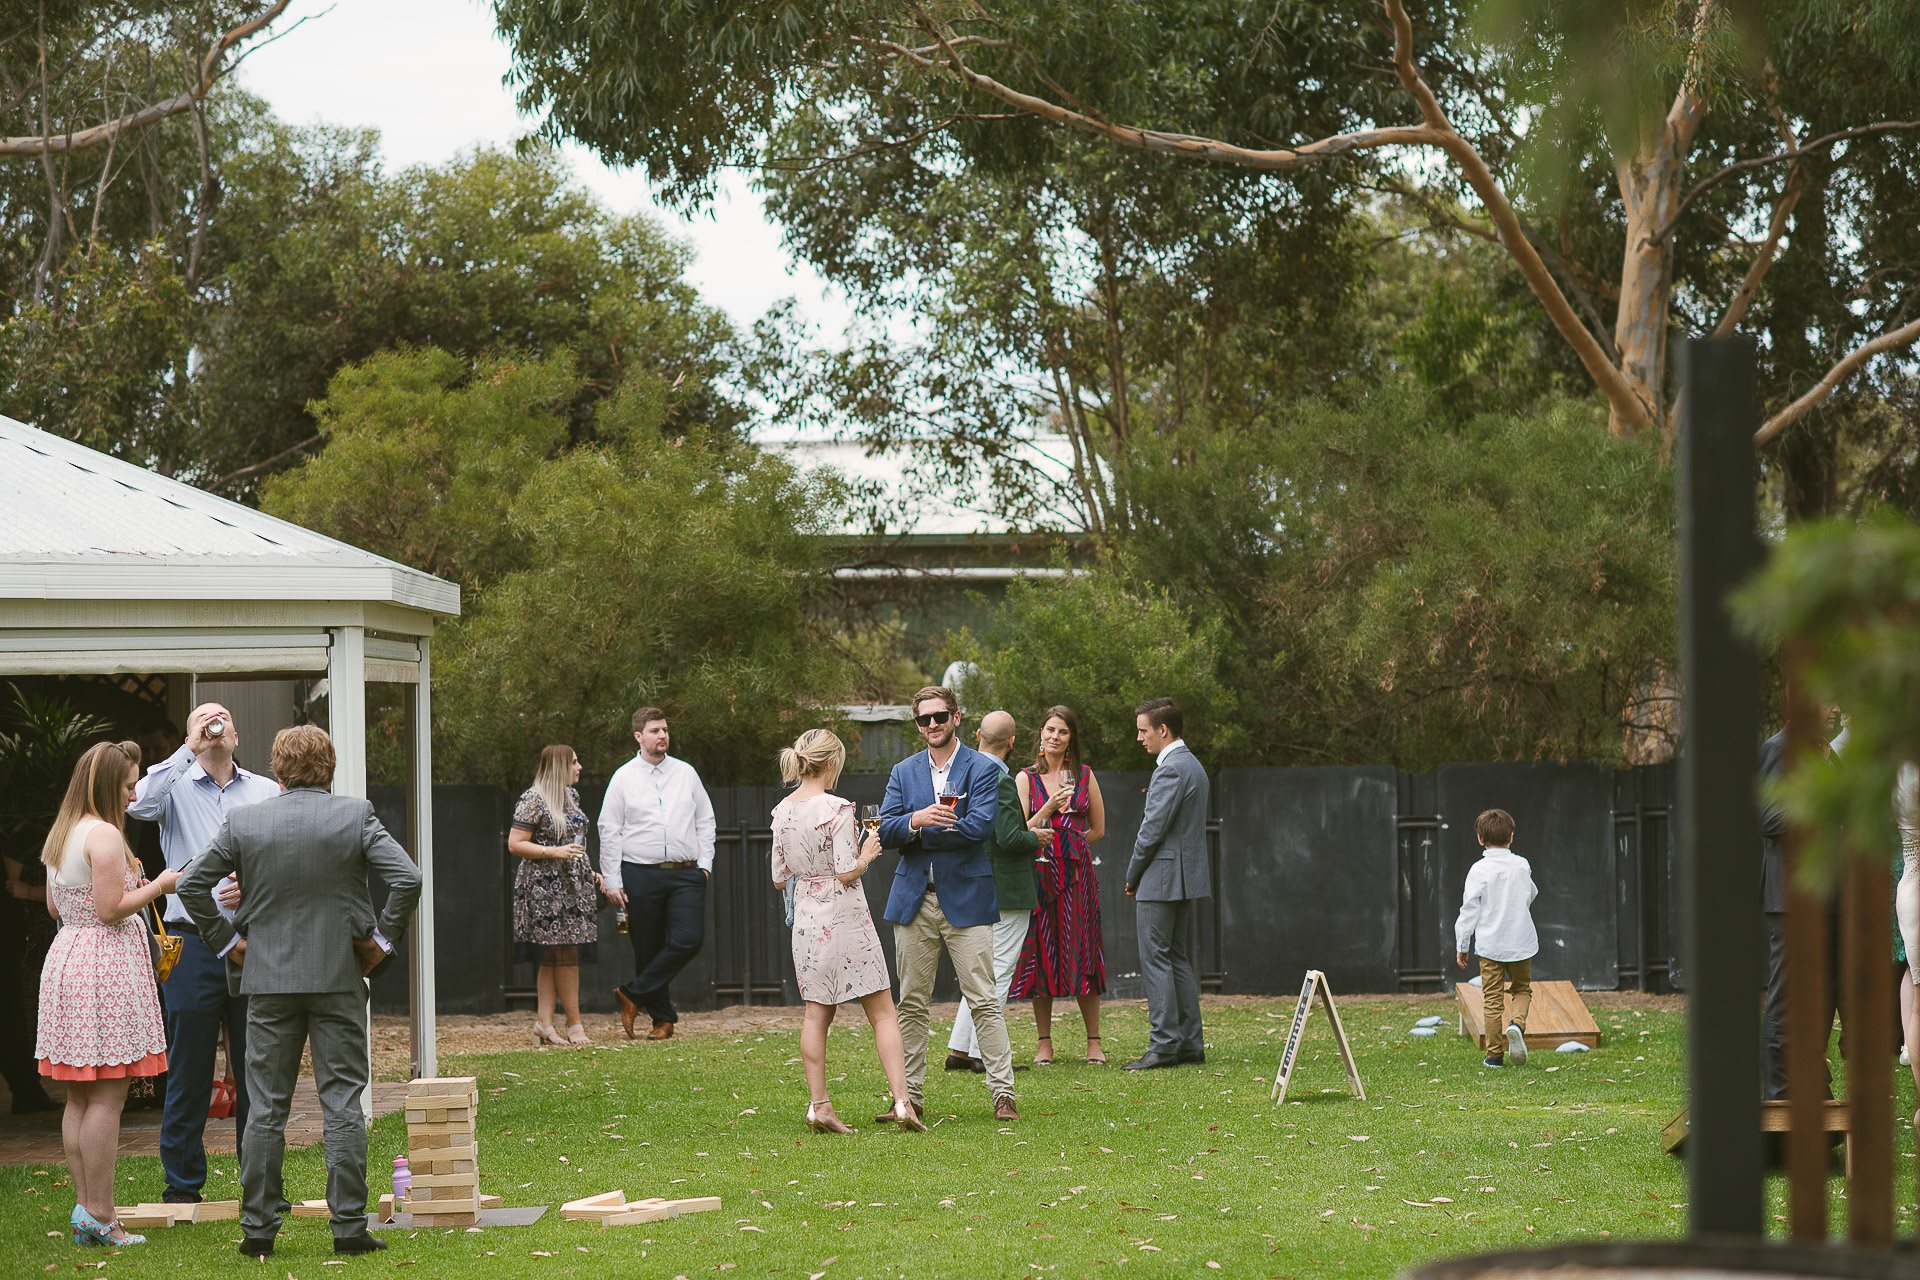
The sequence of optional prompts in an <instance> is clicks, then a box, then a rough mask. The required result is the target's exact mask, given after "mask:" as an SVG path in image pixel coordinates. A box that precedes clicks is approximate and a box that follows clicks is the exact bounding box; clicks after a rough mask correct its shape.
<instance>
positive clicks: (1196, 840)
mask: <svg viewBox="0 0 1920 1280" xmlns="http://www.w3.org/2000/svg"><path fill="white" fill-rule="evenodd" d="M1134 727H1135V729H1136V730H1137V732H1136V733H1135V735H1134V736H1135V737H1137V738H1138V739H1139V740H1140V745H1141V746H1143V747H1145V748H1146V749H1147V750H1148V751H1151V752H1153V754H1154V758H1155V762H1156V767H1155V769H1154V771H1153V780H1152V781H1151V782H1149V783H1148V784H1147V811H1146V814H1145V815H1144V816H1143V817H1142V818H1141V819H1140V834H1139V835H1138V836H1136V837H1134V841H1133V860H1132V861H1130V862H1129V863H1128V864H1127V896H1128V897H1130V898H1132V899H1133V900H1134V902H1135V903H1136V904H1137V905H1136V906H1135V908H1134V910H1135V911H1136V912H1137V913H1138V914H1137V918H1138V921H1139V933H1140V973H1141V975H1142V976H1143V977H1144V978H1145V979H1146V984H1147V1022H1148V1025H1149V1028H1150V1033H1149V1036H1148V1039H1147V1051H1146V1053H1145V1054H1143V1055H1141V1056H1140V1057H1139V1058H1138V1059H1136V1060H1134V1061H1132V1062H1129V1063H1128V1064H1127V1066H1126V1069H1127V1070H1128V1071H1151V1070H1153V1069H1154V1068H1155V1067H1177V1066H1179V1065H1180V1064H1181V1063H1183V1062H1205V1061H1206V1060H1207V1048H1206V1042H1205V1040H1204V1039H1202V1034H1201V1029H1200V971H1199V969H1198V967H1197V966H1196V965H1195V963H1194V952H1195V950H1196V946H1195V938H1194V919H1193V914H1194V913H1193V904H1194V901H1195V900H1196V899H1199V898H1210V897H1212V896H1213V883H1212V876H1211V872H1210V871H1209V869H1208V866H1207V793H1208V783H1207V771H1206V770H1205V769H1202V768H1201V767H1200V762H1199V761H1198V760H1196V759H1194V755H1193V752H1191V751H1189V750H1188V749H1187V744H1186V743H1185V742H1183V741H1182V740H1181V737H1180V735H1181V733H1182V732H1183V731H1184V729H1185V727H1186V721H1185V717H1184V716H1182V715H1181V713H1180V704H1179V703H1177V702H1175V701H1174V700H1173V699H1172V698H1150V699H1148V700H1147V701H1146V702H1143V703H1141V704H1140V706H1139V707H1138V708H1137V709H1136V710H1135V712H1134Z"/></svg>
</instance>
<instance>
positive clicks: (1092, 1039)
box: [1087, 1036, 1107, 1067]
mask: <svg viewBox="0 0 1920 1280" xmlns="http://www.w3.org/2000/svg"><path fill="white" fill-rule="evenodd" d="M1096 1044H1100V1037H1099V1036H1088V1037H1087V1062H1088V1063H1090V1064H1091V1065H1093V1066H1096V1067H1104V1066H1106V1065H1107V1050H1106V1046H1105V1045H1101V1047H1100V1056H1099V1057H1097V1058H1096V1057H1094V1056H1093V1046H1095V1045H1096Z"/></svg>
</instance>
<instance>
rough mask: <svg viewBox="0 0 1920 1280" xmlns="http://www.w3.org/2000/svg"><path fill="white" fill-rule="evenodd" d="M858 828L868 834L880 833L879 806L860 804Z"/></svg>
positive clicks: (875, 834)
mask: <svg viewBox="0 0 1920 1280" xmlns="http://www.w3.org/2000/svg"><path fill="white" fill-rule="evenodd" d="M860 829H861V830H862V831H865V832H866V833H867V834H868V835H870V836H877V835H879V834H880V806H879V805H877V804H863V805H861V806H860Z"/></svg>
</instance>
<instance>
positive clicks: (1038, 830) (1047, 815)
mask: <svg viewBox="0 0 1920 1280" xmlns="http://www.w3.org/2000/svg"><path fill="white" fill-rule="evenodd" d="M974 737H975V741H976V742H978V743H979V745H980V750H981V752H983V753H984V754H986V755H989V756H991V757H993V758H994V759H995V760H997V761H999V762H1000V808H999V811H998V812H997V813H996V815H995V817H994V823H993V838H992V839H991V840H990V841H989V842H988V844H987V853H988V856H989V857H991V858H992V860H993V887H994V889H995V891H996V892H997V893H998V894H999V898H1000V920H999V922H998V923H996V924H995V925H994V926H993V977H994V981H995V983H996V984H997V985H998V986H999V988H1000V1004H1001V1007H1002V1008H1003V1009H1004V1008H1005V1006H1006V1002H1007V990H1008V988H1010V987H1011V986H1012V985H1013V968H1014V966H1015V965H1016V964H1018V963H1019V961H1020V947H1021V944H1023V943H1024V942H1026V940H1027V927H1028V926H1029V925H1030V924H1032V923H1033V908H1034V905H1035V903H1036V900H1037V898H1038V895H1039V881H1038V877H1036V876H1035V875H1034V869H1033V859H1034V855H1035V854H1036V853H1038V852H1039V851H1040V849H1041V848H1042V847H1043V846H1044V847H1047V848H1051V847H1052V845H1053V830H1052V827H1051V826H1050V825H1049V824H1050V823H1051V821H1052V819H1053V815H1054V812H1055V811H1056V809H1057V806H1056V805H1055V803H1054V802H1053V801H1052V800H1049V801H1048V802H1047V803H1046V804H1045V805H1044V806H1042V808H1041V810H1040V812H1038V813H1036V814H1034V815H1033V816H1032V818H1031V820H1029V818H1028V816H1027V808H1026V806H1025V805H1023V804H1021V803H1020V792H1019V789H1018V788H1017V787H1016V786H1015V785H1014V781H1013V773H1012V771H1011V770H1009V769H1008V768H1007V754H1008V753H1009V752H1010V751H1012V750H1013V717H1012V716H1010V715H1008V714H1007V713H1006V712H1004V711H989V712H988V713H987V714H986V715H985V716H984V717H982V718H981V721H980V728H979V730H978V731H977V733H976V734H975V735H974ZM986 1069H987V1065H986V1063H985V1062H984V1061H983V1060H982V1059H981V1057H980V1042H979V1041H978V1040H977V1039H975V1038H974V1034H973V1011H972V1010H971V1009H969V1008H967V1002H966V1001H965V1000H962V1001H961V1002H960V1016H959V1017H957V1018H955V1019H954V1021H953V1035H952V1036H950V1037H949V1038H948V1040H947V1070H949V1071H985V1070H986ZM1014 1070H1016V1071H1024V1070H1026V1068H1025V1067H1015V1068H1014Z"/></svg>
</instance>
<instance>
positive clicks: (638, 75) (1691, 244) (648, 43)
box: [496, 0, 1920, 508]
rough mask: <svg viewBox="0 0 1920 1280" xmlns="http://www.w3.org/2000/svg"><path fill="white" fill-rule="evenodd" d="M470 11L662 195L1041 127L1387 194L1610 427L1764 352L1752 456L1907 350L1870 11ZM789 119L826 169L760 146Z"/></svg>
mask: <svg viewBox="0 0 1920 1280" xmlns="http://www.w3.org/2000/svg"><path fill="white" fill-rule="evenodd" d="M496 9H497V11H498V13H499V19H500V27H501V30H502V31H503V33H505V35H506V36H507V37H508V39H509V40H510V41H511V43H512V45H513V49H514V55H515V71H514V74H515V76H516V77H517V78H518V80H519V83H520V85H521V101H522V105H523V106H524V107H525V108H527V109H529V110H530V111H533V112H536V113H538V114H539V115H540V116H541V118H542V120H543V122H544V128H545V129H546V130H547V131H548V133H549V134H550V135H552V136H555V137H572V138H578V139H580V140H581V141H583V142H585V143H587V144H588V145H590V146H592V147H594V148H595V149H597V150H598V151H599V152H600V153H601V154H602V155H603V156H605V157H606V158H607V159H609V160H612V161H616V162H621V163H633V164H641V165H644V166H646V167H647V168H648V170H649V172H650V173H651V174H652V175H653V176H654V177H655V178H656V179H658V180H660V181H661V182H663V183H664V184H665V185H666V186H667V188H668V189H669V190H670V191H672V192H675V193H677V194H679V195H680V196H682V197H683V198H687V199H695V198H698V197H699V196H700V195H701V194H703V193H704V192H706V191H707V190H709V189H710V188H711V186H712V183H713V181H714V179H715V176H716V174H717V173H718V172H719V171H720V170H721V169H723V168H725V167H727V166H734V165H744V166H752V167H757V168H765V167H769V166H773V167H778V166H783V165H785V166H790V165H803V164H817V165H832V164H838V163H846V162H848V161H852V160H858V159H862V158H866V157H873V156H878V155H883V154H893V153H898V152H903V151H912V150H914V149H915V148H918V147H919V146H920V145H921V144H922V143H923V142H924V141H925V140H927V139H929V138H933V137H939V138H941V139H942V140H943V145H944V146H945V147H946V148H947V149H948V150H947V155H948V156H949V159H948V160H947V161H946V163H948V164H951V165H964V166H978V167H982V168H985V169H988V170H991V169H993V168H995V167H996V166H1002V165H1005V164H1007V163H1009V162H1012V161H1017V160H1018V159H1019V158H1021V157H1022V156H1025V157H1028V158H1029V159H1030V158H1031V157H1032V156H1033V155H1034V154H1035V152H1036V149H1038V148H1039V147H1040V146H1041V145H1042V139H1045V138H1047V137H1049V136H1053V135H1060V134H1075V135H1079V136H1082V137H1085V138H1089V139H1094V140H1097V141H1099V142H1101V143H1103V144H1104V145H1106V146H1107V147H1110V148H1112V149H1114V150H1116V151H1130V152H1134V153H1139V154H1142V155H1147V156H1154V157H1159V158H1160V159H1161V162H1162V163H1163V164H1166V165H1206V166H1217V167H1219V168H1222V169H1226V170H1232V171H1235V172H1239V173H1243V174H1247V175H1257V176H1258V177H1259V178H1260V182H1259V183H1248V184H1246V186H1245V187H1243V188H1242V190H1253V189H1256V188H1258V187H1262V186H1264V185H1265V184H1273V183H1296V182H1301V181H1303V180H1306V181H1313V180H1324V181H1332V182H1337V183H1339V184H1344V185H1345V186H1347V187H1348V188H1349V189H1354V188H1365V187H1373V188H1380V189H1387V190H1392V191H1395V192H1397V193H1399V194H1401V195H1402V196H1403V197H1404V198H1406V199H1409V200H1412V201H1415V202H1417V203H1420V204H1422V205H1424V206H1425V207H1426V208H1428V209H1429V211H1430V212H1431V214H1432V216H1433V217H1434V218H1435V219H1436V220H1437V221H1440V222H1444V223H1446V224H1448V225H1451V226H1454V227H1456V228H1458V229H1460V230H1462V231H1463V232H1465V233H1467V234H1472V235H1476V236H1479V237H1481V238H1483V239H1485V240H1486V241H1487V242H1488V243H1490V244H1492V245H1496V246H1498V247H1499V249H1500V251H1501V252H1503V253H1504V254H1505V255H1506V256H1507V257H1508V258H1509V259H1510V261H1511V262H1512V264H1513V267H1514V269H1515V270H1516V271H1517V272H1518V273H1519V274H1520V275H1521V277H1522V278H1523V279H1524V280H1525V283H1526V286H1527V288H1528V289H1529V290H1530V291H1531V293H1532V295H1533V297H1534V298H1535V299H1536V301H1537V304H1538V305H1539V307H1540V309H1541V312H1542V314H1543V315H1544V316H1545V317H1546V318H1547V320H1548V321H1549V322H1550V323H1551V325H1552V327H1553V330H1554V332H1555V333H1556V334H1557V336H1558V339H1559V340H1560V341H1561V342H1562V343H1564V344H1565V347H1566V349H1567V350H1568V351H1569V352H1570V353H1571V354H1572V355H1573V356H1574V358H1575V359H1576V360H1577V361H1578V364H1579V366H1580V367H1581V369H1583V370H1584V372H1585V375H1586V376H1587V378H1588V379H1589V380H1590V384H1591V386H1592V387H1593V388H1594V389H1595V390H1596V391H1597V392H1598V393H1599V394H1600V395H1601V396H1603V397H1604V399H1605V402H1606V404H1607V406H1608V410H1609V423H1610V427H1611V429H1612V431H1613V432H1614V433H1615V434H1619V435H1631V434H1635V433H1637V432H1639V431H1642V430H1646V429H1651V428H1660V427H1668V426H1670V409H1671V406H1672V403H1673V395H1672V389H1671V385H1670V384H1671V370H1670V367H1669V365H1670V362H1669V358H1668V353H1669V349H1670V344H1671V340H1672V337H1673V335H1674V334H1675V333H1676V332H1680V331H1691V332H1700V333H1706V332H1712V333H1721V334H1726V333H1750V334H1754V335H1755V336H1756V337H1758V338H1759V339H1760V347H1761V352H1762V357H1763V377H1764V381H1765V391H1766V406H1767V407H1766V417H1765V420H1764V422H1763V423H1762V424H1761V425H1760V427H1759V439H1760V440H1762V441H1763V442H1764V441H1768V440H1772V439H1774V438H1776V437H1778V436H1781V435H1783V434H1784V433H1787V432H1788V430H1789V428H1791V427H1794V426H1795V424H1798V423H1807V424H1808V427H1809V428H1811V427H1813V426H1816V425H1818V426H1822V427H1823V428H1824V429H1826V430H1828V431H1829V433H1830V432H1831V429H1832V427H1833V425H1834V422H1835V421H1836V420H1838V419H1837V418H1836V416H1835V415H1832V414H1829V415H1827V420H1826V421H1824V422H1821V421H1819V420H1817V419H1815V420H1810V415H1815V413H1816V411H1817V410H1819V409H1820V408H1821V407H1822V406H1827V405H1830V404H1831V403H1832V399H1833V397H1834V396H1835V394H1836V392H1837V391H1838V390H1839V389H1840V388H1842V387H1849V386H1858V385H1859V384H1858V383H1857V382H1855V381H1854V380H1855V379H1857V378H1858V377H1859V376H1860V375H1861V374H1862V372H1863V371H1865V372H1866V374H1867V376H1868V377H1869V378H1870V379H1873V380H1874V381H1871V382H1869V384H1868V386H1867V389H1866V391H1865V393H1864V394H1865V395H1866V396H1868V397H1869V398H1872V397H1876V396H1879V397H1884V395H1885V394H1886V392H1887V388H1888V387H1889V386H1890V385H1892V384H1894V383H1896V382H1897V381H1898V380H1899V379H1900V378H1901V377H1903V376H1904V375H1905V373H1906V371H1907V370H1909V369H1910V368H1911V366H1910V364H1903V363H1902V361H1903V360H1905V359H1907V357H1906V355H1905V353H1906V352H1907V351H1908V349H1909V348H1910V346H1911V344H1912V343H1913V342H1914V341H1915V340H1916V338H1920V294H1917V293H1916V273H1917V272H1920V228H1917V227H1916V222H1920V220H1916V219H1914V218H1913V217H1912V216H1911V211H1912V210H1913V208H1914V207H1915V201H1914V190H1913V188H1914V183H1915V179H1916V174H1915V168H1916V148H1920V32H1917V31H1916V29H1915V28H1914V26H1913V24H1912V23H1911V22H1910V21H1909V20H1908V14H1909V12H1910V11H1909V8H1908V6H1906V5H1904V4H1901V3H1898V2H1897V0H1790V2H1789V3H1784V4H1779V5H1773V6H1768V7H1767V8H1766V9H1765V10H1764V11H1762V10H1761V9H1760V7H1759V6H1754V5H1749V6H1736V5H1735V4H1733V3H1732V0H1622V2H1621V3H1618V4H1610V5H1588V4H1582V3H1572V2H1567V0H1497V2H1490V3H1487V4H1484V5H1470V4H1466V3H1457V4H1455V3H1447V2H1446V0H1435V2H1434V3H1430V4H1425V5H1418V6H1416V8H1415V9H1414V10H1412V11H1410V10H1409V8H1408V6H1407V4H1406V2H1405V0H1378V2H1377V3H1376V2H1375V0H1347V2H1345V3H1315V2H1312V0H1281V2H1280V3H1278V4H1274V3H1260V4H1251V3H1234V2H1233V0H1216V2H1215V3H1205V4H1198V5H1185V4H1183V5H1177V6H1175V5H1152V4H1145V3H1140V2H1139V0H1093V2H1088V3H1079V4H1072V5H1063V4H1057V3H1041V2H1038V0H998V2H996V3H987V2H986V0H966V2H965V3H961V2H960V0H949V2H947V3H920V2H918V0H799V2H797V3H789V4H781V5H777V6H775V5H763V6H753V7H750V8H748V9H746V10H745V11H742V10H741V9H740V7H739V6H736V5H731V4H723V3H719V2H718V0H689V2H683V3H675V4H671V5H669V4H659V3H644V4H629V3H625V2H623V0H579V3H575V4H570V5H566V6H555V5H549V4H544V3H539V2H538V0H496ZM1755 14H1758V15H1760V16H1759V17H1750V16H1748V15H1755ZM808 116H812V117H818V118H824V119H828V120H831V121H834V122H836V123H837V126H838V129H837V135H838V138H839V140H840V141H839V144H838V145H837V149H836V148H830V147H827V146H823V145H807V146H806V147H804V149H803V151H802V153H800V154H794V153H791V152H786V151H783V150H781V147H782V146H784V145H786V144H789V143H791V142H793V141H794V140H795V133H794V128H793V124H794V122H795V121H796V120H800V119H804V118H806V117H808ZM801 140H802V141H806V139H805V138H804V136H803V137H802V138H801ZM816 140H817V141H819V142H825V141H827V138H826V136H825V135H820V136H819V137H818V138H817V139H816ZM1170 212H1172V211H1170ZM848 216H849V217H854V216H867V217H873V218H879V217H881V216H882V211H879V210H875V209H872V208H870V207H865V208H856V209H853V210H849V215H848ZM1609 311H1611V315H1609V314H1608V312H1609ZM1841 416H1842V417H1843V416H1844V415H1841ZM1799 434H1801V435H1803V436H1804V435H1805V432H1802V433H1799ZM1832 448H1833V446H1832V444H1831V441H1830V440H1829V441H1828V442H1826V443H1824V444H1816V445H1815V446H1814V447H1813V450H1812V452H1813V453H1814V454H1815V455H1816V456H1815V457H1813V458H1812V459H1810V460H1806V464H1805V466H1803V467H1801V471H1802V472H1803V473H1804V472H1805V471H1806V470H1807V469H1808V468H1813V469H1817V468H1818V467H1819V466H1821V465H1825V464H1824V463H1823V462H1822V461H1821V457H1822V456H1830V455H1831V453H1832ZM1822 450H1824V451H1825V455H1822ZM1785 460H1786V461H1787V462H1788V463H1789V464H1791V463H1792V462H1793V461H1794V460H1793V458H1792V457H1791V454H1789V455H1788V456H1787V457H1786V459H1785ZM1802 478H1803V481H1804V479H1805V477H1804V474H1803V477H1802ZM1796 495H1797V496H1796ZM1788 496H1789V501H1790V505H1791V504H1793V503H1794V502H1798V503H1799V504H1800V505H1801V506H1802V507H1814V508H1817V507H1818V506H1820V505H1821V504H1822V503H1823V502H1825V501H1828V500H1829V499H1830V496H1831V495H1830V494H1829V493H1827V492H1826V490H1823V489H1822V488H1821V487H1820V485H1819V484H1818V483H1814V484H1811V485H1809V484H1807V483H1801V484H1800V485H1799V486H1798V487H1797V488H1796V487H1795V485H1793V484H1790V485H1789V495H1788Z"/></svg>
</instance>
